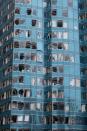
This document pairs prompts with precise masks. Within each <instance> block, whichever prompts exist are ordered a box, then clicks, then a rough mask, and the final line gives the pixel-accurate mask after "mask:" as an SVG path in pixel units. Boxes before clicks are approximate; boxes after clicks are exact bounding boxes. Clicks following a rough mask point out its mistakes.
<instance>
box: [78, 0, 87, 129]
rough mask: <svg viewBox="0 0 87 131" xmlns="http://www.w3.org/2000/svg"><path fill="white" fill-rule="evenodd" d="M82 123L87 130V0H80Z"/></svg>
mask: <svg viewBox="0 0 87 131" xmlns="http://www.w3.org/2000/svg"><path fill="white" fill-rule="evenodd" d="M79 34H80V65H81V66H80V67H81V69H80V72H81V109H82V124H83V125H84V128H83V129H85V130H87V127H86V125H87V55H86V53H87V1H86V0H79Z"/></svg>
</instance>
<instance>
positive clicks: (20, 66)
mask: <svg viewBox="0 0 87 131" xmlns="http://www.w3.org/2000/svg"><path fill="white" fill-rule="evenodd" d="M24 68H25V67H24V64H19V71H21V72H22V71H24Z"/></svg>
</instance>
